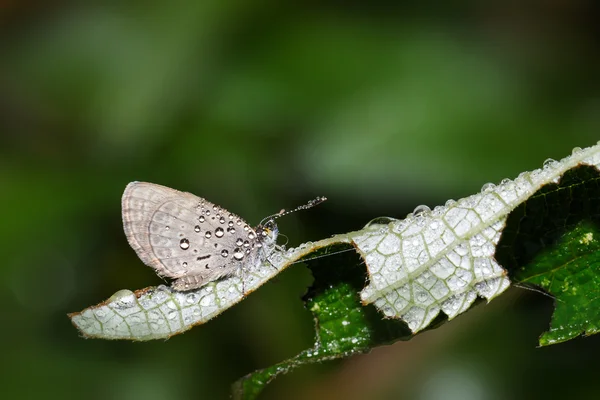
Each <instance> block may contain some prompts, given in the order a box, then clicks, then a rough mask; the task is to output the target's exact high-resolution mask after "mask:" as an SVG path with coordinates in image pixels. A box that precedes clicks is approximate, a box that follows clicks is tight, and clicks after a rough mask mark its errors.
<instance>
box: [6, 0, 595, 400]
mask: <svg viewBox="0 0 600 400" xmlns="http://www.w3.org/2000/svg"><path fill="white" fill-rule="evenodd" d="M363 3H365V4H363ZM598 14H599V13H598V6H597V5H595V3H594V2H593V1H584V0H579V1H577V0H574V1H546V2H544V1H533V2H528V5H523V4H521V2H517V1H508V2H506V1H488V2H479V1H466V2H432V1H424V2H423V1H421V2H416V1H404V2H383V1H374V2H368V4H366V2H360V1H346V2H342V1H322V2H298V4H296V3H295V2H286V4H284V5H283V4H281V3H280V2H277V1H273V0H261V1H253V2H249V1H241V0H223V1H204V2H202V1H200V2H193V1H190V2H186V1H181V0H178V1H171V2H164V1H147V2H139V3H138V2H119V1H104V2H85V5H83V4H80V3H79V2H74V1H66V0H62V1H61V0H57V1H51V2H34V1H18V0H13V1H7V0H4V1H0V206H1V209H2V218H1V221H2V223H1V225H2V229H0V243H1V244H0V246H1V247H0V248H1V249H2V254H3V255H4V259H3V262H2V264H1V265H2V266H1V272H2V274H1V278H0V285H1V290H0V302H1V303H0V304H1V306H2V309H1V315H2V329H0V332H1V333H0V339H1V343H2V362H1V368H2V371H1V374H0V382H1V384H2V385H1V387H2V389H1V392H2V398H7V399H54V398H57V399H80V398H85V399H90V400H91V399H138V398H143V399H145V400H154V399H167V398H168V399H220V398H226V397H227V396H228V391H229V385H230V384H231V383H232V382H233V381H234V380H236V379H237V378H239V377H241V376H242V375H244V374H246V373H248V372H251V371H253V370H255V369H257V368H261V367H265V366H268V365H271V364H273V363H275V362H277V361H280V360H282V359H284V358H287V357H289V356H292V355H294V354H296V353H297V352H299V351H300V350H302V349H304V348H306V347H308V346H309V345H310V344H311V342H312V339H313V338H312V319H311V316H310V313H309V312H308V311H307V310H304V308H303V305H302V303H301V301H300V296H301V295H302V294H303V293H304V291H305V290H306V287H307V286H308V285H309V284H310V282H311V276H310V273H309V272H308V270H307V269H306V267H303V266H300V265H299V266H294V267H293V268H290V269H289V270H288V271H286V272H285V273H284V274H282V275H281V277H278V278H276V279H275V280H274V281H273V282H271V283H268V284H267V285H265V286H264V287H263V288H261V289H260V290H259V291H258V292H256V293H255V294H253V295H252V296H250V298H248V299H247V300H246V301H243V302H242V303H240V304H239V305H237V306H236V307H234V308H233V309H231V310H229V311H227V312H225V313H224V314H223V315H221V316H219V317H218V318H217V319H215V320H213V321H210V322H209V323H208V324H206V325H204V326H201V327H196V328H194V329H193V330H191V331H189V332H187V333H186V334H184V335H181V336H178V337H174V338H172V339H170V340H168V341H157V342H149V343H128V342H108V341H100V340H84V339H82V338H80V337H79V336H78V333H77V331H76V330H75V328H73V327H72V326H71V324H70V322H69V320H68V318H67V317H66V313H67V312H73V311H79V310H81V309H83V308H85V307H87V306H90V305H93V304H96V303H98V302H100V301H102V300H104V299H106V298H108V297H109V296H110V295H112V294H113V293H114V292H116V291H117V290H119V289H122V288H129V289H138V288H142V287H146V286H150V285H157V284H160V283H161V280H160V279H159V278H157V277H156V275H155V274H154V273H153V271H152V270H151V269H150V268H148V267H146V266H144V265H143V264H142V263H141V262H140V261H139V260H138V258H137V257H136V255H135V253H134V252H133V250H131V249H130V248H129V246H128V244H127V241H126V239H125V236H124V234H123V232H122V226H121V214H120V196H121V194H122V191H123V189H124V187H125V185H126V184H127V183H128V182H130V181H133V180H143V181H150V182H155V183H160V184H163V185H167V186H170V187H173V188H177V189H180V190H185V191H190V192H193V193H195V194H197V195H199V196H202V197H206V198H207V199H209V200H211V201H213V202H216V203H217V204H220V205H222V206H224V207H226V208H228V209H230V210H232V211H233V212H236V213H238V214H240V215H242V216H244V217H245V218H246V219H247V220H248V221H249V222H250V223H252V224H256V223H258V221H260V219H261V218H262V217H264V216H265V215H268V214H270V213H273V212H277V211H278V210H280V209H281V208H289V207H292V206H295V205H298V204H301V203H303V202H305V201H306V200H308V199H311V198H313V197H314V196H316V195H325V196H327V197H329V199H330V200H329V201H328V202H327V203H325V204H323V205H322V206H319V207H317V208H315V209H312V210H310V211H307V212H302V213H297V214H294V215H291V216H289V217H286V218H285V219H283V220H281V221H280V224H279V226H280V230H281V231H282V233H284V234H285V235H287V236H288V237H289V240H290V245H293V246H295V245H298V244H300V243H301V242H303V241H307V240H317V239H320V238H324V237H327V236H330V235H332V234H334V233H340V232H346V231H350V230H356V229H359V228H361V227H362V226H363V225H364V224H365V223H366V222H367V221H369V220H370V219H372V218H374V217H377V216H382V215H387V216H393V217H398V218H401V217H403V216H404V215H406V214H407V213H408V212H410V211H412V209H413V208H414V207H415V206H416V205H418V204H427V205H429V206H431V207H432V208H433V206H435V205H437V204H443V203H444V202H445V201H446V200H447V199H449V198H460V197H464V196H467V195H470V194H472V193H474V192H476V191H478V190H479V188H480V187H481V186H482V184H484V183H485V182H488V181H491V182H498V181H500V180H501V179H502V178H505V177H515V176H516V175H518V174H519V172H521V171H524V170H530V169H534V168H537V167H539V166H541V164H542V162H543V160H544V159H546V158H548V157H552V158H561V157H564V156H566V155H568V154H569V153H570V152H571V149H572V148H573V147H574V146H581V147H585V146H589V145H592V144H595V143H596V141H597V140H598V139H600V135H599V127H600V112H599V110H600V79H599V74H598V71H599V70H600V69H599V67H600V53H599V43H600V28H599V26H600V25H598V22H597V21H598V20H599V19H598V17H599V15H598ZM551 311H552V300H551V299H549V298H547V297H543V296H541V295H539V294H535V293H529V292H525V291H523V290H522V289H515V288H512V289H510V290H509V291H508V292H507V293H505V294H504V295H503V296H501V297H500V298H498V299H497V300H495V301H493V302H492V303H491V304H490V305H487V306H485V305H484V306H479V307H476V309H474V310H471V311H470V312H468V313H466V314H465V315H463V316H461V317H459V318H457V319H456V320H454V321H453V322H451V323H449V324H446V325H444V326H442V327H441V328H440V329H437V330H435V331H431V332H426V333H423V334H421V335H419V336H417V337H416V338H415V339H414V340H411V341H409V342H406V343H396V344H395V345H392V346H385V347H381V348H378V349H376V350H374V351H373V352H372V353H371V354H368V355H364V356H357V357H353V358H351V359H348V360H344V361H341V362H333V363H329V364H323V365H318V366H312V367H308V368H303V369H301V370H299V371H296V372H294V373H292V374H290V375H287V376H285V377H283V378H281V379H278V380H277V381H275V382H274V383H273V384H272V385H271V386H270V387H268V389H267V390H266V391H265V393H264V397H263V398H264V399H425V400H434V399H467V400H470V399H502V398H511V399H533V398H546V399H548V398H562V397H567V398H584V397H586V396H587V397H588V398H591V397H593V394H597V393H598V390H599V389H600V386H599V384H598V383H597V374H596V373H595V371H596V364H597V362H598V360H597V358H598V357H597V355H598V354H600V337H591V338H585V339H577V340H574V341H572V342H569V343H566V344H562V345H557V346H553V347H550V348H544V349H537V348H536V344H537V336H538V335H539V334H540V333H541V332H542V331H543V330H544V329H545V328H546V327H547V326H548V323H549V319H550V315H551Z"/></svg>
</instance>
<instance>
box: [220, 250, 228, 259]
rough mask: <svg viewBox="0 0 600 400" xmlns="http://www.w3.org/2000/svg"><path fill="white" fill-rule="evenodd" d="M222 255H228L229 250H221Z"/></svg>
mask: <svg viewBox="0 0 600 400" xmlns="http://www.w3.org/2000/svg"><path fill="white" fill-rule="evenodd" d="M221 255H222V256H223V257H227V256H228V255H229V252H228V251H227V250H223V251H222V252H221Z"/></svg>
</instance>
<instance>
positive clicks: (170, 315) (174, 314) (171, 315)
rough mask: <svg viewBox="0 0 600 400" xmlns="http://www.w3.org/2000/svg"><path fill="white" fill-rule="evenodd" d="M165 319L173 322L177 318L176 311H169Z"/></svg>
mask: <svg viewBox="0 0 600 400" xmlns="http://www.w3.org/2000/svg"><path fill="white" fill-rule="evenodd" d="M167 318H169V319H170V320H174V319H175V318H177V311H171V312H170V313H169V315H168V316H167Z"/></svg>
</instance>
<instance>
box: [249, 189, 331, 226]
mask: <svg viewBox="0 0 600 400" xmlns="http://www.w3.org/2000/svg"><path fill="white" fill-rule="evenodd" d="M325 200H327V197H325V196H319V197H316V198H314V199H313V200H311V201H309V202H308V203H306V204H303V205H301V206H298V207H296V208H294V209H293V210H288V211H286V210H281V211H279V212H278V213H277V214H273V215H269V216H268V217H265V218H263V219H262V221H260V224H261V225H262V224H263V223H264V222H265V221H270V220H274V219H277V218H280V217H283V216H284V215H288V214H291V213H294V212H296V211H300V210H308V209H309V208H313V207H314V206H318V205H319V204H321V203H323V202H324V201H325Z"/></svg>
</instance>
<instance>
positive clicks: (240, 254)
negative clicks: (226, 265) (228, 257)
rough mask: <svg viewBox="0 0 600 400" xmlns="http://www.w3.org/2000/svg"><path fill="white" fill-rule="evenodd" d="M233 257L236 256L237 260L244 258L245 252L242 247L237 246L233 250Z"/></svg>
mask: <svg viewBox="0 0 600 400" xmlns="http://www.w3.org/2000/svg"><path fill="white" fill-rule="evenodd" d="M233 258H235V259H236V260H241V259H242V258H244V253H243V252H242V249H240V248H236V249H235V250H233Z"/></svg>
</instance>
